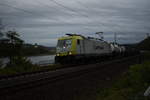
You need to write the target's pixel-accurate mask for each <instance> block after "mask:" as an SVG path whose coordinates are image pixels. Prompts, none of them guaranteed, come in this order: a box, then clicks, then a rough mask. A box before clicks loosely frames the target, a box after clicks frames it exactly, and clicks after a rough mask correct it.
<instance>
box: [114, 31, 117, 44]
mask: <svg viewBox="0 0 150 100" xmlns="http://www.w3.org/2000/svg"><path fill="white" fill-rule="evenodd" d="M114 42H115V43H117V34H116V33H115V34H114Z"/></svg>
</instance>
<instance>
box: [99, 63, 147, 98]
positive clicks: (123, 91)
mask: <svg viewBox="0 0 150 100" xmlns="http://www.w3.org/2000/svg"><path fill="white" fill-rule="evenodd" d="M148 86H150V61H146V62H144V63H142V64H136V65H132V66H131V67H130V69H129V71H128V72H127V73H126V74H125V75H123V76H122V77H121V78H120V79H119V80H118V81H115V82H114V84H113V85H112V87H111V88H105V89H99V92H98V94H97V100H150V98H149V97H144V96H143V94H144V92H145V90H146V89H147V88H148Z"/></svg>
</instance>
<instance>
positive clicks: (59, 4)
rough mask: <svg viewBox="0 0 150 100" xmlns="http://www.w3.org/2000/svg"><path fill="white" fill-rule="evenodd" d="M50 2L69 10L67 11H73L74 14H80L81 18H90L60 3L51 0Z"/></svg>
mask: <svg viewBox="0 0 150 100" xmlns="http://www.w3.org/2000/svg"><path fill="white" fill-rule="evenodd" d="M49 1H51V2H53V3H55V4H56V5H58V6H61V7H62V8H65V9H67V10H69V11H71V12H74V13H77V14H80V15H81V16H84V17H88V16H87V15H85V14H82V13H80V12H78V11H76V10H74V9H72V8H70V7H67V6H65V5H63V4H61V3H59V2H57V1H56V0H49Z"/></svg>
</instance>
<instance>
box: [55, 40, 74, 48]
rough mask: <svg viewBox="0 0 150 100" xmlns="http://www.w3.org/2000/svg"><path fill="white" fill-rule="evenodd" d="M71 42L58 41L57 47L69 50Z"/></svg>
mask: <svg viewBox="0 0 150 100" xmlns="http://www.w3.org/2000/svg"><path fill="white" fill-rule="evenodd" d="M71 43H72V41H71V40H70V39H67V40H58V44H57V47H60V48H70V47H71Z"/></svg>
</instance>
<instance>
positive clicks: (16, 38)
mask: <svg viewBox="0 0 150 100" xmlns="http://www.w3.org/2000/svg"><path fill="white" fill-rule="evenodd" d="M6 36H7V38H8V39H9V43H8V45H9V51H8V54H9V58H10V64H11V65H12V64H15V59H16V58H20V57H21V56H22V52H21V51H22V46H23V42H24V41H23V40H22V39H20V35H19V33H17V32H16V31H8V32H7V33H6Z"/></svg>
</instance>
